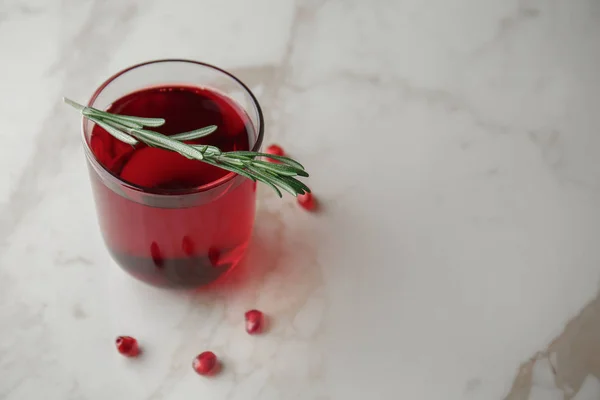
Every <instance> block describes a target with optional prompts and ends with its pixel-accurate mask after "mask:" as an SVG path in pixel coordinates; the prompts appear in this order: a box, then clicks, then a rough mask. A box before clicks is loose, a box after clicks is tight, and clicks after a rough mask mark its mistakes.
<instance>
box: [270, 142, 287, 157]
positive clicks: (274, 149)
mask: <svg viewBox="0 0 600 400" xmlns="http://www.w3.org/2000/svg"><path fill="white" fill-rule="evenodd" d="M265 153H267V154H272V155H274V156H283V155H285V152H284V151H283V149H282V148H281V146H278V145H276V144H272V145H270V146H269V147H267V150H266V151H265Z"/></svg>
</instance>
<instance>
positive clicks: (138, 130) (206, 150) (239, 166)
mask: <svg viewBox="0 0 600 400" xmlns="http://www.w3.org/2000/svg"><path fill="white" fill-rule="evenodd" d="M63 100H64V102H65V103H67V104H69V105H70V106H72V107H73V108H75V109H76V110H78V111H79V112H80V113H81V115H82V116H83V117H84V118H87V119H88V120H90V121H92V122H94V123H95V124H98V125H99V126H100V127H102V128H103V129H104V130H106V131H107V132H108V133H109V134H110V135H112V136H113V137H114V138H115V139H117V140H120V141H122V142H124V143H127V144H130V145H132V146H135V145H136V144H137V143H138V142H142V143H145V144H146V145H148V146H152V147H158V148H161V149H165V150H170V151H174V152H177V153H179V154H181V155H182V156H184V157H187V158H189V159H193V160H198V161H201V162H204V163H207V164H210V165H214V166H215V167H219V168H222V169H224V170H227V171H231V172H235V173H236V174H238V175H241V176H243V177H245V178H248V179H252V180H253V181H259V182H262V183H264V184H266V185H268V186H270V187H271V188H272V189H273V190H275V192H276V193H277V194H278V195H279V197H282V195H281V190H280V189H283V190H285V191H286V192H288V193H290V194H291V195H293V196H297V195H299V194H305V193H310V189H309V188H308V186H306V185H305V184H304V183H302V182H301V181H299V180H298V179H296V178H295V177H296V176H303V177H308V173H307V172H306V171H305V170H304V167H303V166H302V164H300V163H299V162H297V161H295V160H293V159H291V158H289V157H284V156H274V155H270V154H265V153H257V152H254V151H227V152H222V151H221V150H220V149H219V148H218V147H215V146H209V145H196V144H186V143H184V141H185V140H193V139H198V138H201V137H204V136H208V135H210V134H211V133H213V132H214V131H216V130H217V126H216V125H210V126H206V127H204V128H201V129H196V130H193V131H190V132H182V133H178V134H176V135H171V136H166V135H163V134H162V133H158V132H154V131H152V130H149V129H146V128H148V127H149V128H155V127H159V126H162V125H163V124H164V123H165V120H164V119H162V118H141V117H134V116H129V115H118V114H111V113H107V112H105V111H100V110H98V109H95V108H93V107H86V106H83V105H81V104H79V103H76V102H74V101H73V100H69V99H67V98H63ZM260 157H268V158H271V159H274V160H276V161H279V163H271V162H266V161H262V160H260Z"/></svg>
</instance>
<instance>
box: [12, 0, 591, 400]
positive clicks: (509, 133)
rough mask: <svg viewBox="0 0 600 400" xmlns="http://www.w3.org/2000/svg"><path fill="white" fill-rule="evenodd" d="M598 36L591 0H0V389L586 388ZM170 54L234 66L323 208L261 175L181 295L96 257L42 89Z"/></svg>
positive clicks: (75, 146) (65, 392)
mask: <svg viewBox="0 0 600 400" xmlns="http://www.w3.org/2000/svg"><path fill="white" fill-rule="evenodd" d="M599 37H600V2H599V1H597V0H571V1H567V0H503V1H495V0H425V1H424V0H403V1H400V0H398V1H393V0H373V1H363V0H295V1H294V0H254V1H252V2H250V1H245V0H235V1H233V0H195V1H191V0H190V1H183V0H180V1H160V0H145V1H135V0H37V1H36V0H0V55H1V59H2V62H0V137H1V139H2V141H1V145H0V167H1V168H2V171H3V172H2V175H1V179H0V246H1V248H0V326H1V330H0V399H7V400H17V399H36V398H43V399H57V400H74V399H78V400H79V399H89V400H96V399H98V400H100V399H131V400H137V399H147V400H163V399H174V400H178V399H192V398H198V399H200V398H201V399H215V400H220V399H227V400H241V399H244V400H253V399H260V400H275V399H285V400H294V399H298V400H312V399H314V400H337V399H344V400H358V399H364V398H370V399H383V400H387V399H393V400H395V399H419V400H437V399H443V400H455V399H485V400H490V399H491V400H493V399H510V400H527V399H532V400H533V399H535V400H553V399H571V398H575V399H577V400H597V399H600V389H598V386H599V385H600V383H599V382H598V380H597V379H598V378H600V344H599V343H600V341H599V338H600V297H598V296H599V292H598V290H599V285H598V284H599V282H600V246H599V245H598V238H599V237H600V161H599V155H600V134H599V132H600V72H599V71H600V41H599V39H598V38H599ZM169 57H175V58H190V59H196V60H201V61H206V62H209V63H212V64H215V65H218V66H221V67H223V68H225V69H228V70H230V71H231V72H233V73H234V74H236V75H238V76H239V77H240V78H241V79H242V80H244V81H245V82H246V83H247V84H248V85H249V86H250V87H251V88H252V90H253V91H255V93H256V94H257V96H258V98H259V100H260V102H261V104H262V105H263V107H264V109H265V110H266V124H267V132H266V135H267V139H266V141H267V143H274V142H277V143H280V144H281V145H282V146H284V147H285V148H286V149H287V150H288V152H289V153H290V154H291V155H293V156H294V157H296V158H297V159H299V160H302V161H303V162H304V163H305V164H306V165H307V167H308V168H309V170H310V171H311V172H312V176H311V178H310V181H309V182H310V185H311V186H312V188H313V190H314V192H315V194H316V195H317V196H318V198H319V201H320V203H321V205H322V208H321V210H320V212H319V213H316V214H309V213H306V212H303V211H302V210H301V209H300V208H299V207H297V206H296V204H295V202H294V200H293V198H291V197H286V198H284V200H279V199H278V198H276V197H275V196H274V195H272V194H271V193H269V192H268V191H267V190H266V189H264V188H261V190H260V193H259V205H258V211H257V220H256V229H255V233H254V238H253V243H252V246H251V249H250V251H249V254H248V257H247V260H246V262H245V264H244V266H243V267H241V268H240V270H239V271H236V274H234V275H232V278H231V279H230V281H228V282H227V284H224V285H220V286H219V287H218V288H214V289H211V290H205V291H199V292H196V293H194V294H190V293H181V292H175V291H168V290H159V289H154V288H152V287H148V286H146V285H144V284H142V283H139V282H137V281H135V280H133V279H131V278H130V277H129V276H127V275H125V273H123V272H122V271H121V270H120V269H119V268H118V267H117V266H116V265H115V264H114V263H113V262H112V261H111V260H110V258H109V256H108V254H107V252H106V250H105V248H104V245H103V243H102V240H101V237H100V234H99V231H98V228H97V222H96V215H95V210H94V205H93V201H92V197H91V191H90V187H89V180H88V176H87V171H86V168H85V161H84V155H83V151H82V147H81V143H80V137H79V131H78V123H79V121H78V119H77V117H76V116H75V115H74V113H73V112H72V111H70V110H68V109H67V108H66V107H65V106H64V105H62V104H61V103H60V99H61V97H62V96H65V95H67V96H69V97H71V98H74V99H78V100H81V101H85V100H86V99H87V98H88V97H89V96H90V94H91V93H92V91H93V90H94V89H95V88H96V87H97V86H98V85H99V84H100V83H101V82H102V81H103V80H104V79H106V78H107V77H108V76H109V75H111V74H112V73H114V72H116V71H118V70H120V69H122V68H124V67H127V66H129V65H132V64H135V63H138V62H141V61H146V60H151V59H158V58H169ZM255 307H256V308H259V309H261V310H263V311H264V312H265V313H267V314H268V315H269V316H270V317H271V319H272V326H271V329H270V330H269V332H268V333H267V334H265V335H263V336H260V337H250V336H249V335H247V334H246V333H245V332H244V329H243V313H244V311H246V310H247V309H249V308H255ZM120 334H131V335H134V336H136V337H137V338H138V339H139V340H140V343H141V344H142V345H143V347H144V350H145V352H144V354H143V357H140V358H139V359H135V360H130V359H125V358H123V357H121V356H120V355H118V354H117V353H116V351H115V350H114V345H113V340H114V338H115V337H116V336H117V335H120ZM206 349H211V350H213V351H215V352H216V353H217V354H218V355H219V357H220V358H221V359H222V360H223V365H224V368H223V370H222V372H221V374H219V375H218V376H215V377H213V378H211V379H206V378H202V377H199V376H198V375H196V374H195V373H194V371H193V370H192V368H191V359H192V358H193V356H195V355H196V354H198V353H199V352H201V351H203V350H206Z"/></svg>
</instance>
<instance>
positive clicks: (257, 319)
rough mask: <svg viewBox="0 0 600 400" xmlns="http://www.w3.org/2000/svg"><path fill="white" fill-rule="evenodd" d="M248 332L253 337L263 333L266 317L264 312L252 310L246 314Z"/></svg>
mask: <svg viewBox="0 0 600 400" xmlns="http://www.w3.org/2000/svg"><path fill="white" fill-rule="evenodd" d="M245 317H246V332H248V333H249V334H251V335H256V334H258V333H262V331H263V327H264V322H265V317H264V315H263V313H262V312H260V311H258V310H250V311H248V312H246V314H245Z"/></svg>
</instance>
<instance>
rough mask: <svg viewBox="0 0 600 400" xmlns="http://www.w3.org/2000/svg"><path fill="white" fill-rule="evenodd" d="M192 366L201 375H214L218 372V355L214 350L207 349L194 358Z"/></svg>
mask: <svg viewBox="0 0 600 400" xmlns="http://www.w3.org/2000/svg"><path fill="white" fill-rule="evenodd" d="M192 368H194V371H196V372H197V373H198V374H200V375H205V376H206V375H213V374H214V373H215V372H217V370H218V368H217V356H215V353H213V352H212V351H205V352H204V353H200V354H199V355H197V356H196V358H194V361H193V362H192Z"/></svg>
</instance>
